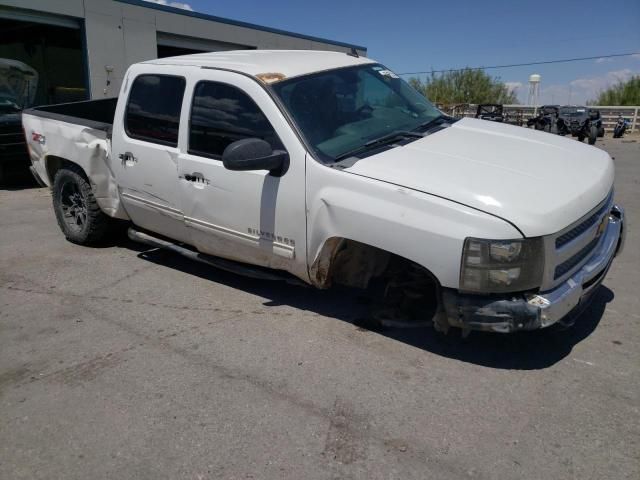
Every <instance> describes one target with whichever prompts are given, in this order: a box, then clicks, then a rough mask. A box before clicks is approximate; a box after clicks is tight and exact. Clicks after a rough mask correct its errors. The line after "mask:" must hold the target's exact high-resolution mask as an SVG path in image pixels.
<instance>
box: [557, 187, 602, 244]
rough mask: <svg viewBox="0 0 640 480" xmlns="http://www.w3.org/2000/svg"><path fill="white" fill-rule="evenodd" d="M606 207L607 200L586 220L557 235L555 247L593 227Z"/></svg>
mask: <svg viewBox="0 0 640 480" xmlns="http://www.w3.org/2000/svg"><path fill="white" fill-rule="evenodd" d="M607 199H608V198H607ZM607 208H609V202H604V205H602V206H601V207H600V208H599V209H598V210H597V211H596V212H595V213H593V214H591V215H589V217H588V218H587V219H586V220H583V221H582V222H580V223H578V225H576V226H575V227H573V228H572V229H571V230H569V231H568V232H566V233H563V234H562V235H560V236H559V237H557V238H556V248H561V247H563V246H564V245H566V244H567V243H569V242H570V241H571V240H573V239H575V238H578V237H579V236H580V235H582V234H584V233H585V232H586V231H587V230H589V229H590V228H591V227H593V225H595V224H596V223H597V222H598V221H599V220H600V219H601V218H602V215H603V214H604V213H605V212H606V210H607Z"/></svg>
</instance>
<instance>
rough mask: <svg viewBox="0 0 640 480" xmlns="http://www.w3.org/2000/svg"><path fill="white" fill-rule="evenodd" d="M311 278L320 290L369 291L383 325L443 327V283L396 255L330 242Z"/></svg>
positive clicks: (350, 243)
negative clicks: (431, 325)
mask: <svg viewBox="0 0 640 480" xmlns="http://www.w3.org/2000/svg"><path fill="white" fill-rule="evenodd" d="M309 273H310V276H311V280H312V283H313V284H314V285H315V286H316V287H319V288H329V287H331V286H332V285H342V286H346V287H352V288H358V289H362V290H364V291H366V292H367V293H368V296H370V297H371V301H372V305H373V312H372V313H373V315H374V317H375V316H379V317H380V320H381V321H383V322H387V323H389V324H394V325H411V324H416V323H421V324H424V323H425V322H426V323H429V322H431V321H434V323H436V324H437V323H439V322H438V318H439V316H438V313H439V312H440V310H441V300H440V299H441V287H440V282H438V279H437V278H436V277H435V276H434V275H433V273H431V272H430V271H429V270H428V269H427V268H425V267H423V266H422V265H419V264H417V263H416V262H413V261H411V260H409V259H407V258H404V257H402V256H400V255H397V254H395V253H391V252H388V251H386V250H383V249H380V248H377V247H374V246H371V245H367V244H365V243H362V242H358V241H355V240H350V239H345V238H337V237H334V238H330V239H328V240H327V241H326V242H325V244H324V245H323V248H322V249H321V251H320V254H319V255H318V257H317V258H316V260H315V261H314V262H313V265H312V266H311V268H310V272H309ZM390 319H392V320H390Z"/></svg>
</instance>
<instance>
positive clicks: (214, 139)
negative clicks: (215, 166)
mask: <svg viewBox="0 0 640 480" xmlns="http://www.w3.org/2000/svg"><path fill="white" fill-rule="evenodd" d="M243 138H261V139H263V140H265V141H267V142H269V143H270V144H271V147H272V148H273V149H274V150H279V149H282V148H283V147H282V143H281V142H280V140H279V139H278V136H277V134H276V132H275V130H274V129H273V127H272V126H271V124H270V123H269V120H267V118H266V117H265V116H264V114H263V113H262V111H261V110H260V108H259V107H258V106H257V105H256V104H255V102H254V101H253V100H252V99H251V98H250V97H249V96H248V95H247V94H246V93H244V92H242V91H241V90H238V89H237V88H235V87H232V86H230V85H226V84H223V83H215V82H200V83H198V85H196V88H195V92H194V94H193V106H192V108H191V124H190V129H189V153H193V154H196V155H206V156H213V157H216V158H219V157H220V156H222V152H224V149H225V148H226V147H227V145H229V144H230V143H233V142H235V141H236V140H241V139H243Z"/></svg>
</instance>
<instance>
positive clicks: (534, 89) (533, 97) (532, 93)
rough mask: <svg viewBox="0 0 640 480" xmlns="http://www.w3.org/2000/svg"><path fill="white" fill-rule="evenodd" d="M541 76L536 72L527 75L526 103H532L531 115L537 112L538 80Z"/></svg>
mask: <svg viewBox="0 0 640 480" xmlns="http://www.w3.org/2000/svg"><path fill="white" fill-rule="evenodd" d="M541 79H542V77H541V76H540V75H538V74H537V73H534V74H533V75H529V98H528V99H527V104H528V105H533V115H534V116H535V115H537V114H538V99H539V97H540V80H541Z"/></svg>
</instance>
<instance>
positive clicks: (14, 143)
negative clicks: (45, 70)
mask: <svg viewBox="0 0 640 480" xmlns="http://www.w3.org/2000/svg"><path fill="white" fill-rule="evenodd" d="M37 87H38V72H36V71H35V70H34V69H33V68H31V67H30V66H28V65H26V64H24V63H22V62H19V61H17V60H11V59H9V58H0V184H2V183H3V182H4V177H5V174H6V172H8V171H9V170H17V169H20V168H24V169H26V168H27V167H28V166H29V165H30V163H29V155H28V153H27V146H26V143H25V140H24V134H23V131H22V118H21V112H22V110H23V109H24V108H26V107H30V106H31V105H32V104H33V100H34V98H35V96H36V89H37Z"/></svg>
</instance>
